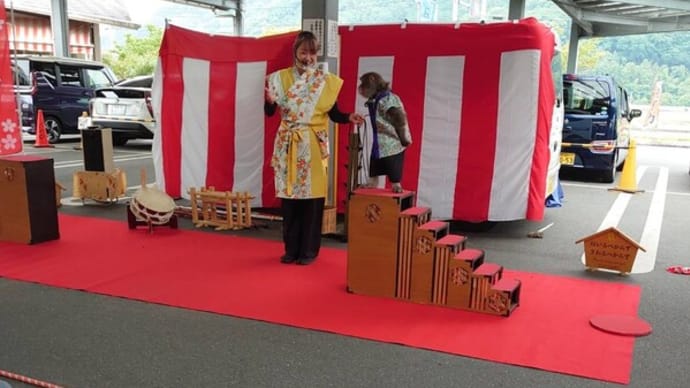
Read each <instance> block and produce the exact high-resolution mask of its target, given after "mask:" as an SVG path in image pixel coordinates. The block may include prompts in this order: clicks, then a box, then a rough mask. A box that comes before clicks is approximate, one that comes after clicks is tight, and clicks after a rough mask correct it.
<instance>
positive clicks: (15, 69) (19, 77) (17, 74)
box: [12, 62, 31, 86]
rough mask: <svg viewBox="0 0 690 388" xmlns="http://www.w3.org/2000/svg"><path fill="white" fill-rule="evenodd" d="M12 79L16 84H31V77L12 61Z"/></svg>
mask: <svg viewBox="0 0 690 388" xmlns="http://www.w3.org/2000/svg"><path fill="white" fill-rule="evenodd" d="M12 79H13V80H14V84H15V85H16V86H31V78H30V77H29V75H28V74H27V73H26V72H25V71H24V69H22V68H21V67H19V66H18V65H17V64H16V63H14V62H13V63H12Z"/></svg>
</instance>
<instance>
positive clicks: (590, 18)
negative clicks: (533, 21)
mask: <svg viewBox="0 0 690 388" xmlns="http://www.w3.org/2000/svg"><path fill="white" fill-rule="evenodd" d="M552 1H553V2H554V3H555V4H556V5H558V7H560V8H561V9H562V10H563V11H564V12H565V13H566V14H568V16H570V17H571V18H572V19H573V22H574V23H575V24H577V26H578V27H579V30H580V31H581V33H582V36H589V37H605V36H618V35H631V34H647V33H652V32H673V31H688V30H690V0H628V1H606V0H552Z"/></svg>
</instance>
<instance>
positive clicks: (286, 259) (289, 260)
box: [280, 255, 297, 264]
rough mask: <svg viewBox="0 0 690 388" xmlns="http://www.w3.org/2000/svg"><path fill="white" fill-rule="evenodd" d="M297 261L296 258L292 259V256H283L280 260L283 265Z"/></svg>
mask: <svg viewBox="0 0 690 388" xmlns="http://www.w3.org/2000/svg"><path fill="white" fill-rule="evenodd" d="M295 261H297V259H296V258H294V257H292V256H288V255H283V256H282V257H281V258H280V262H281V263H283V264H292V263H294V262H295Z"/></svg>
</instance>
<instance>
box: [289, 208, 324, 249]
mask: <svg viewBox="0 0 690 388" xmlns="http://www.w3.org/2000/svg"><path fill="white" fill-rule="evenodd" d="M281 202H282V204H281V208H282V212H283V243H284V244H285V254H286V255H287V256H289V257H293V258H295V259H311V258H315V257H316V256H318V255H319V249H320V248H321V224H322V222H323V206H324V202H325V200H324V198H311V199H285V198H283V199H282V200H281Z"/></svg>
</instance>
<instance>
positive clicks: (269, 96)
mask: <svg viewBox="0 0 690 388" xmlns="http://www.w3.org/2000/svg"><path fill="white" fill-rule="evenodd" d="M264 100H265V101H266V102H267V103H268V104H269V105H273V104H275V102H276V97H275V96H274V95H273V93H272V92H271V88H269V87H268V77H266V81H265V83H264Z"/></svg>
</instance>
